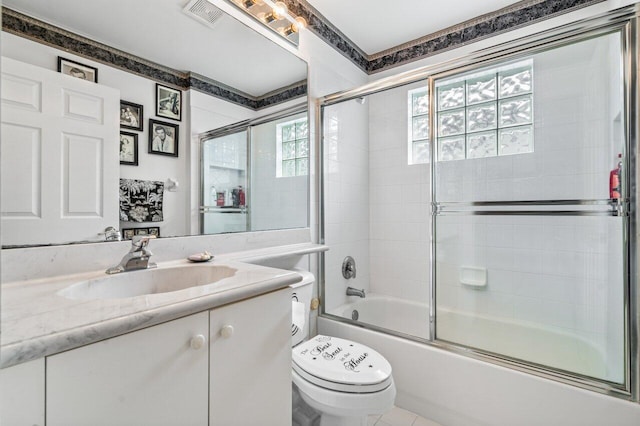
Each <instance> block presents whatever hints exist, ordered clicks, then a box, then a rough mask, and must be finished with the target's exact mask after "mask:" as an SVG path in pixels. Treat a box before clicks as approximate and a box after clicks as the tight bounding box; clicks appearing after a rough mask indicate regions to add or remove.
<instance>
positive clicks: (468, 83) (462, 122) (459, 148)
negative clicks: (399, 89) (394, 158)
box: [435, 59, 533, 161]
mask: <svg viewBox="0 0 640 426" xmlns="http://www.w3.org/2000/svg"><path fill="white" fill-rule="evenodd" d="M435 87H436V101H437V105H436V108H437V115H436V126H437V128H436V141H437V148H438V160H439V161H452V160H463V159H471V158H486V157H495V156H500V155H511V154H523V153H528V152H533V60H531V59H528V60H525V61H520V62H517V63H511V64H508V65H505V66H501V67H495V68H491V69H485V70H481V71H477V72H474V73H472V74H467V75H464V76H456V77H453V78H448V79H444V80H440V81H438V82H436V85H435Z"/></svg>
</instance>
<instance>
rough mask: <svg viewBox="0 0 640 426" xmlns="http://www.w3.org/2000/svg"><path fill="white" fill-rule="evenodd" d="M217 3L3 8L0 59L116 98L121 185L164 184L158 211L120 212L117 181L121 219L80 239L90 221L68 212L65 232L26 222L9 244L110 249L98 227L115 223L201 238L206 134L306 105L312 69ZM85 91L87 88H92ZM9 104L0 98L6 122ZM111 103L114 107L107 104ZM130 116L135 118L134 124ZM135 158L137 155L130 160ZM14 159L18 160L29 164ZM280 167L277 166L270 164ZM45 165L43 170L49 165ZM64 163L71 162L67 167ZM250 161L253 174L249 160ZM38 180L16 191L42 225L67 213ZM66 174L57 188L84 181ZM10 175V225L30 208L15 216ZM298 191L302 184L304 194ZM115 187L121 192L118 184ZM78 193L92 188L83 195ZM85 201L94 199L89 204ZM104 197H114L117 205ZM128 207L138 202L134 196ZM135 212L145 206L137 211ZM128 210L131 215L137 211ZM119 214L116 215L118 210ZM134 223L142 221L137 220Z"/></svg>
mask: <svg viewBox="0 0 640 426" xmlns="http://www.w3.org/2000/svg"><path fill="white" fill-rule="evenodd" d="M220 2H221V0H210V1H206V0H192V1H188V0H170V1H163V2H157V1H153V0H145V1H136V2H126V3H122V2H116V3H114V2H112V1H109V0H94V1H91V2H86V1H81V0H58V1H56V2H55V4H53V2H40V1H32V0H5V1H3V6H4V10H3V32H2V56H3V57H7V58H11V59H15V60H17V61H20V62H23V63H27V64H31V65H35V66H37V67H40V68H42V69H46V70H49V71H53V72H57V71H60V72H61V73H62V74H67V75H68V76H69V77H65V78H66V79H67V80H70V79H71V77H70V76H73V73H74V72H78V71H77V70H78V69H79V70H80V72H81V73H82V76H81V79H85V80H89V81H90V82H92V83H93V82H97V84H98V86H101V87H102V86H106V87H111V88H114V89H116V90H118V91H119V101H120V102H121V104H120V105H118V107H119V108H118V109H117V111H116V117H118V116H119V118H120V126H118V125H117V124H116V125H115V127H117V129H116V130H115V132H116V133H115V138H114V139H115V142H114V144H115V145H114V146H115V148H114V149H115V150H118V139H119V140H120V148H122V151H121V154H120V155H121V157H120V164H119V165H117V167H116V169H117V170H118V172H117V175H118V176H117V177H118V178H119V179H121V180H122V179H126V182H127V185H132V183H131V182H136V181H139V182H142V183H144V184H147V185H148V184H150V183H153V184H155V185H156V190H154V192H155V193H156V195H155V197H157V193H158V189H157V188H158V187H159V186H160V185H162V186H163V191H162V194H163V196H162V197H161V204H162V206H161V213H162V214H161V215H158V214H147V215H146V216H145V215H137V217H132V216H131V215H130V214H125V215H123V213H122V212H123V207H122V200H123V197H122V181H121V185H120V193H121V194H120V195H119V196H118V195H116V196H115V198H119V199H120V202H121V203H120V204H121V206H120V209H119V210H120V211H119V213H120V220H118V218H117V216H116V218H115V220H109V221H107V222H106V223H102V224H101V225H99V227H98V225H92V227H91V229H90V230H83V231H82V233H79V234H74V231H75V230H76V229H78V228H79V227H77V226H75V223H77V222H74V221H82V220H84V219H86V218H85V217H84V216H83V215H82V214H78V215H76V216H77V217H73V216H74V215H73V214H68V215H67V216H64V214H63V215H62V216H64V218H63V219H65V220H66V221H67V222H68V226H66V227H64V231H61V232H57V233H56V232H54V233H49V232H48V230H49V229H51V228H55V229H63V227H60V228H58V227H57V226H53V227H52V226H43V227H40V228H38V230H37V231H35V230H34V231H32V230H31V229H32V228H33V227H31V226H28V225H27V226H24V227H23V229H22V230H21V231H20V232H15V233H14V235H12V236H11V237H10V238H9V237H7V235H6V233H3V235H2V245H3V247H5V248H7V247H13V246H24V245H43V244H62V243H71V242H96V241H104V240H105V239H106V238H107V236H108V235H105V234H104V229H105V228H106V226H103V225H109V226H114V227H115V228H118V229H119V230H121V231H122V233H123V234H125V230H126V236H128V237H130V236H131V235H135V234H140V233H154V234H159V236H160V237H175V236H184V235H197V234H200V232H201V230H202V228H203V227H202V220H203V219H202V217H201V214H200V207H201V206H202V204H201V202H202V201H203V200H202V199H201V198H202V197H201V194H200V192H201V182H202V179H203V176H202V175H203V173H202V172H201V170H200V164H201V159H200V153H201V148H200V143H201V142H200V139H201V138H200V135H201V134H204V133H206V132H209V131H211V130H213V129H218V128H221V127H224V126H230V125H233V124H234V123H239V122H244V121H251V120H257V119H259V118H260V117H264V116H268V115H271V114H273V113H274V112H276V111H279V110H282V109H285V108H289V107H291V106H292V105H299V104H304V103H306V79H307V65H306V63H305V62H304V61H302V60H301V59H299V58H298V57H297V56H296V55H295V54H293V53H291V51H289V50H287V49H285V48H283V47H282V46H280V45H278V44H276V43H274V42H272V41H271V40H269V39H267V38H266V37H264V36H262V35H260V34H258V33H257V32H255V31H253V30H252V29H251V28H249V27H247V26H245V25H244V24H242V23H241V22H239V21H238V20H236V19H235V18H233V17H232V16H230V15H228V14H226V13H224V12H223V11H222V9H219V8H217V7H216V4H218V5H220ZM78 75H80V74H79V73H78ZM82 84H84V85H85V86H87V87H88V85H87V84H86V83H84V82H83V83H82ZM94 87H95V86H94ZM46 96H47V94H46V93H45V92H43V97H45V99H43V102H46ZM7 104H8V103H7V102H6V100H5V99H4V95H3V103H2V108H3V116H4V112H5V111H6V108H7V106H6V105H7ZM104 105H105V108H107V106H106V105H107V104H106V103H105V104H104ZM82 112H84V111H82ZM131 113H133V119H131V118H130V117H131V116H130V114H131ZM305 115H306V113H305ZM116 120H117V118H116ZM131 120H133V121H131ZM108 127H109V129H107V130H109V131H112V132H113V131H114V129H113V127H114V126H108ZM3 132H5V129H4V128H3ZM118 134H119V138H118ZM161 134H164V136H165V137H166V136H168V137H169V138H170V139H171V142H172V146H171V147H170V148H167V149H166V150H165V149H164V148H161V145H159V143H158V142H157V141H155V142H154V140H155V139H157V138H158V137H159V135H161ZM2 139H3V141H4V140H5V139H11V138H5V137H3V138H2ZM258 142H259V140H258V139H256V140H253V139H252V144H253V143H258ZM71 143H72V142H69V144H71ZM109 143H111V142H109ZM69 146H71V145H69ZM136 147H137V149H136ZM2 148H3V151H6V150H7V149H9V148H10V147H9V148H7V144H5V143H3V147H2ZM134 150H135V153H136V154H137V155H134ZM63 151H64V150H63ZM21 152H22V151H21ZM65 152H66V151H65ZM110 152H111V151H110ZM250 152H251V151H249V155H251V154H250ZM4 154H5V153H4V152H3V156H2V157H3V159H5V160H4V161H8V160H7V158H9V156H7V155H4ZM67 154H69V153H67ZM67 154H65V155H67ZM21 155H22V154H21ZM40 155H42V153H41V154H40ZM123 156H124V157H123ZM19 159H20V161H23V157H19ZM27 160H29V159H25V160H24V161H27ZM276 160H277V159H276V158H273V162H274V165H273V167H275V161H276ZM280 160H281V159H280ZM30 161H31V163H29V165H33V164H34V161H33V158H32V159H31V160H30ZM104 161H107V160H106V159H104ZM115 162H116V163H117V162H118V159H116V160H115ZM112 163H113V160H109V164H108V165H107V164H103V165H102V166H104V167H105V168H109V167H111V168H113V164H112ZM42 164H43V166H42V167H46V163H45V162H43V163H42ZM62 164H66V163H65V162H64V161H63V162H62ZM250 164H251V165H252V166H251V167H254V166H253V163H252V162H250ZM256 164H259V162H256ZM3 166H4V163H3ZM102 166H101V167H102ZM3 168H4V167H3ZM80 169H81V173H80V175H82V174H87V173H88V172H87V170H89V171H91V167H87V165H86V164H84V165H83V166H82V167H81V168H80ZM31 172H33V173H31V175H29V176H28V178H27V179H26V181H25V183H24V184H22V185H21V186H20V188H21V189H20V191H22V193H23V194H25V195H24V196H23V197H22V198H21V200H22V199H24V200H22V201H24V202H25V203H27V204H29V203H33V204H38V207H39V208H41V210H38V209H32V210H33V212H35V213H33V214H31V216H33V217H30V218H28V220H31V222H35V221H37V220H39V219H40V218H41V217H42V216H46V215H47V214H52V215H58V216H60V214H59V213H58V211H57V210H56V208H54V209H53V210H54V211H52V212H49V211H47V205H46V203H45V202H44V201H42V199H39V197H41V196H42V192H43V191H44V189H43V187H42V186H40V185H36V181H37V179H38V177H40V178H41V177H42V174H38V173H39V172H38V171H37V170H36V169H35V166H34V170H31ZM60 173H61V176H60V177H59V181H60V182H62V183H63V184H64V183H65V182H66V181H65V179H67V180H68V179H71V178H69V176H71V175H74V176H75V175H77V173H76V172H75V171H73V170H72V171H70V170H69V169H64V167H63V170H61V171H60ZM251 173H254V174H258V175H259V174H260V170H252V171H251ZM88 174H89V175H90V173H88ZM36 175H38V176H36ZM33 176H36V177H33ZM65 176H66V177H65ZM3 177H4V179H2V187H0V192H1V193H2V203H1V204H0V206H1V207H2V219H3V222H5V223H3V225H4V227H5V229H6V228H13V227H15V226H14V225H16V224H18V223H19V220H18V219H17V217H18V216H20V212H21V211H23V210H24V209H23V210H20V209H14V210H12V207H13V206H12V201H13V200H14V199H15V194H16V193H18V192H19V191H18V190H17V189H16V186H15V185H14V184H12V181H13V182H14V183H15V181H16V177H15V175H14V174H11V175H9V176H7V175H6V174H5V176H3ZM30 179H31V180H32V182H31V181H30ZM100 179H101V178H97V181H99V180H100ZM53 180H54V181H55V179H53ZM85 180H86V179H85ZM23 181H24V180H23ZM29 182H31V185H30V184H29ZM304 182H305V183H304V185H303V186H304V190H303V191H298V192H297V193H299V195H300V200H303V202H304V205H305V206H306V207H305V208H306V209H308V186H309V185H308V177H305V178H304ZM296 185H297V186H296V188H297V187H298V186H300V185H299V184H296ZM12 186H13V187H12ZM84 186H88V185H84V184H80V185H76V188H75V191H76V196H77V198H78V199H77V200H76V201H74V203H76V204H78V205H80V204H90V205H93V204H96V203H97V204H99V205H100V206H102V205H103V204H104V205H105V206H106V205H107V204H108V203H103V204H101V201H100V200H98V201H95V200H93V199H92V198H91V196H93V197H94V198H95V192H96V191H94V190H93V189H92V188H91V187H90V186H89V188H88V189H87V188H84V189H83V187H84ZM112 186H113V185H110V186H109V188H107V189H108V191H112V190H113V191H115V194H118V189H115V188H112ZM115 186H116V187H117V186H118V184H117V180H116V184H115ZM36 187H37V190H36V189H35V188H36ZM23 189H24V191H23ZM67 189H68V188H67ZM80 190H83V191H85V192H80V193H79V192H78V191H80ZM38 191H40V192H38ZM64 191H65V189H64V188H63V190H62V193H63V196H64V195H65V194H66V193H65V192H64ZM108 191H107V192H108ZM245 191H246V194H245V196H246V197H247V201H246V204H247V209H248V210H249V211H250V212H251V209H252V206H251V204H250V202H249V197H252V196H253V197H256V196H258V195H260V194H259V191H262V189H261V188H260V186H259V185H258V186H256V187H255V188H253V189H252V188H250V187H248V188H245ZM45 192H46V191H45ZM107 192H105V194H107ZM78 194H79V196H78ZM66 195H67V196H68V194H66ZM84 195H86V196H87V197H89V198H88V199H85V197H84ZM134 195H135V197H133V198H136V200H134V202H135V203H138V202H142V203H143V204H144V202H149V199H146V200H142V201H140V200H139V198H141V196H140V194H139V193H136V194H134ZM216 195H217V194H216ZM68 198H70V197H68ZM109 199H110V202H112V201H113V197H109ZM125 199H126V200H127V201H132V199H131V198H130V197H129V198H127V197H125ZM22 201H21V202H22ZM65 202H66V203H67V204H65V208H68V207H69V205H70V204H71V203H72V202H71V201H69V200H66V199H65ZM151 202H152V203H154V201H151ZM155 203H156V210H154V212H155V211H157V199H156V201H155ZM296 203H298V201H296ZM14 204H15V203H14ZM111 204H112V203H111ZM263 204H264V203H263ZM298 204H299V203H298ZM265 205H268V203H267V204H265ZM296 205H297V204H296ZM137 207H138V204H136V205H135V208H137ZM256 208H258V205H256ZM281 208H286V206H281ZM127 209H128V210H127ZM127 209H125V210H127V212H129V210H131V209H129V208H128V207H127ZM27 210H28V209H27ZM98 210H99V209H98ZM112 210H113V209H110V210H109V212H105V216H106V213H109V214H110V215H111V216H110V217H113V214H114V212H113V211H112ZM65 211H66V210H65ZM16 212H18V213H16ZM63 213H64V212H63ZM256 213H259V212H256ZM270 213H271V212H270ZM115 214H116V215H117V214H118V208H117V207H116V212H115ZM96 215H97V216H100V214H94V216H96ZM85 216H86V215H85ZM133 216H136V215H133ZM260 216H261V217H268V216H269V215H264V214H263V215H260ZM304 216H305V220H304V223H301V222H300V221H299V220H298V221H295V223H294V224H293V225H290V224H283V223H281V222H274V223H269V222H265V221H262V226H261V227H260V228H259V229H265V230H266V229H282V227H305V226H308V220H307V219H306V218H307V217H308V213H305V215H304ZM154 217H155V219H153V218H154ZM256 217H257V216H256ZM122 219H126V220H122ZM139 219H141V220H143V221H144V222H138V221H137V220H139ZM157 219H160V220H157ZM113 222H115V223H113ZM27 223H28V221H27ZM251 230H258V228H256V229H253V228H252V229H251ZM227 232H229V231H227ZM100 233H103V234H100Z"/></svg>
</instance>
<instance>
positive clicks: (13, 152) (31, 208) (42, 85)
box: [0, 57, 120, 245]
mask: <svg viewBox="0 0 640 426" xmlns="http://www.w3.org/2000/svg"><path fill="white" fill-rule="evenodd" d="M119 102H120V92H119V90H117V89H113V88H110V87H106V86H103V85H99V84H96V83H92V82H89V81H85V80H81V79H78V78H74V77H71V76H68V75H63V74H61V73H57V72H54V71H51V70H47V69H44V68H41V67H37V66H33V65H30V64H25V63H22V62H18V61H15V60H12V59H9V58H5V57H3V58H2V135H1V138H2V139H1V153H0V157H1V179H2V200H1V203H0V206H1V208H2V244H3V245H15V244H44V243H62V242H68V241H80V240H89V241H91V240H94V241H95V240H97V239H98V238H99V237H98V233H99V232H102V231H103V230H104V229H105V228H106V227H107V226H116V227H117V226H118V178H119V157H118V131H119V121H118V110H119Z"/></svg>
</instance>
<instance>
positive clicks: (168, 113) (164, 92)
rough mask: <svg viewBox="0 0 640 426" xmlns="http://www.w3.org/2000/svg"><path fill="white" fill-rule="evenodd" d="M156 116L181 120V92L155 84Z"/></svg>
mask: <svg viewBox="0 0 640 426" xmlns="http://www.w3.org/2000/svg"><path fill="white" fill-rule="evenodd" d="M156 115H157V116H158V117H163V118H170V119H172V120H178V121H181V120H182V91H181V90H177V89H172V88H171V87H167V86H162V85H160V84H157V83H156Z"/></svg>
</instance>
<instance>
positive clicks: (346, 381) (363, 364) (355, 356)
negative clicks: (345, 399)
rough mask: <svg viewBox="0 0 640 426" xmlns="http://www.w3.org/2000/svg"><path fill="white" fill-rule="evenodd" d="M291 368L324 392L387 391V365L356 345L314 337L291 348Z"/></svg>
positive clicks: (378, 357) (328, 337)
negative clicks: (327, 390)
mask: <svg viewBox="0 0 640 426" xmlns="http://www.w3.org/2000/svg"><path fill="white" fill-rule="evenodd" d="M292 357H293V369H294V371H295V372H296V373H298V374H299V375H300V376H301V377H302V378H303V379H305V380H307V381H308V382H310V383H313V384H315V385H317V386H320V387H322V388H325V389H329V390H335V391H340V392H346V393H372V392H379V391H381V390H384V389H386V388H388V387H389V386H390V385H391V384H392V382H393V380H392V377H391V365H390V364H389V362H388V361H387V360H386V359H385V358H384V357H383V356H382V355H380V354H379V353H378V352H376V351H375V350H373V349H371V348H369V347H368V346H365V345H362V344H360V343H356V342H352V341H349V340H346V339H340V338H338V337H330V336H323V335H318V336H316V337H314V338H313V339H310V340H308V341H306V342H303V343H301V344H299V345H298V346H296V347H295V348H293V354H292Z"/></svg>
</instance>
